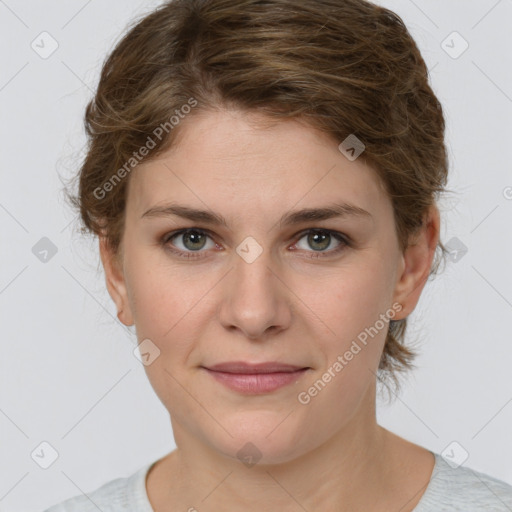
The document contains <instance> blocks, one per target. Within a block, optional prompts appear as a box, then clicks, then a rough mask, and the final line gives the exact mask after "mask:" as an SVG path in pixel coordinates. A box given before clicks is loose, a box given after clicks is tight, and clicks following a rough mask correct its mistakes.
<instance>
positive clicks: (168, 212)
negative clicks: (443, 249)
mask: <svg viewBox="0 0 512 512" xmlns="http://www.w3.org/2000/svg"><path fill="white" fill-rule="evenodd" d="M172 215H176V216H178V217H182V218H184V219H188V220H191V221H194V222H202V223H206V224H211V225H214V226H224V227H226V228H227V227H228V223H227V222H226V219H225V218H224V217H223V216H222V215H219V214H217V213H215V212H212V211H208V210H200V209H197V208H190V207H188V206H184V205H179V204H175V203H169V204H164V205H161V206H153V207H152V208H150V209H149V210H147V211H145V212H144V213H143V214H142V215H141V218H154V217H169V216H172ZM340 217H345V218H346V217H362V218H368V219H373V216H372V215H371V213H370V212H368V211H366V210H364V209H363V208H360V207H359V206H356V205H353V204H350V203H332V204H329V205H326V206H325V207H322V208H305V209H303V210H298V211H294V212H289V213H286V214H284V215H283V216H282V217H281V219H280V220H279V224H280V225H281V226H291V225H295V224H301V223H303V222H308V221H321V220H328V219H333V218H340Z"/></svg>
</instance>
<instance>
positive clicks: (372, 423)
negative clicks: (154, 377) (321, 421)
mask: <svg viewBox="0 0 512 512" xmlns="http://www.w3.org/2000/svg"><path fill="white" fill-rule="evenodd" d="M172 427H173V434H174V438H175V440H176V445H177V446H178V448H177V449H176V450H174V451H173V452H172V453H171V454H169V455H168V456H167V457H166V459H164V464H165V470H163V471H161V473H162V474H164V475H166V477H165V478H163V479H160V482H159V484H160V485H161V486H162V487H163V488H164V490H163V491H162V494H161V499H156V498H155V499H154V500H152V501H154V502H155V507H157V504H160V503H161V504H162V506H158V507H157V508H156V510H157V511H160V510H162V511H165V510H176V509H180V510H190V511H192V512H193V511H194V510H223V511H226V512H231V511H239V510H244V511H252V510H254V511H260V510H262V509H263V510H269V509H271V510H277V509H279V510H282V511H283V512H287V511H290V512H292V511H297V510H300V508H301V507H302V508H303V509H305V510H337V511H349V510H351V511H353V510H377V509H378V507H377V506H376V505H377V504H379V507H380V505H381V504H382V503H385V502H386V499H385V496H389V489H390V488H392V487H393V485H390V484H391V483H392V482H391V481H390V479H391V478H392V472H390V471H389V459H390V456H391V453H390V452H391V451H392V448H391V444H390V442H388V441H389V439H390V437H389V435H388V434H390V433H389V432H388V431H387V430H385V429H383V428H382V427H380V426H379V425H377V423H376V418H375V388H374V387H371V386H370V388H369V390H368V393H367V395H366V396H365V398H364V399H363V400H362V401H361V404H360V406H359V408H358V411H357V412H356V414H354V416H353V417H352V419H350V421H348V422H347V423H346V424H345V426H344V427H343V428H342V429H341V430H339V431H338V432H335V433H334V435H333V436H332V437H331V438H329V439H328V441H326V442H325V443H323V444H321V445H319V446H317V447H316V448H314V449H313V450H311V451H308V452H307V453H304V454H302V455H300V456H299V457H296V458H294V459H293V460H289V461H286V462H284V463H280V464H265V465H264V464H259V463H257V464H255V465H253V466H250V467H247V466H245V465H244V464H242V463H241V462H240V460H238V459H235V458H231V457H227V456H225V455H223V454H221V453H219V451H217V450H215V449H213V448H212V447H211V445H208V444H207V443H206V442H202V440H199V439H198V437H197V436H194V435H192V434H191V433H190V432H189V431H187V430H185V429H184V428H183V427H182V425H181V424H180V423H179V422H177V421H175V420H174V421H172ZM242 444H243V443H242ZM393 476H394V475H393ZM164 503H165V504H166V505H165V506H164V505H163V504H164Z"/></svg>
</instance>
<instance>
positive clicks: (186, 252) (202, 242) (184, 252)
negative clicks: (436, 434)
mask: <svg viewBox="0 0 512 512" xmlns="http://www.w3.org/2000/svg"><path fill="white" fill-rule="evenodd" d="M208 239H209V240H210V246H208V245H207V241H208ZM173 240H181V243H174V242H173V243H171V241H173ZM162 245H164V246H165V247H167V248H168V249H169V250H170V251H171V252H173V253H175V254H178V256H181V257H183V258H198V257H202V256H200V254H197V255H196V254H194V253H201V252H204V251H201V249H205V248H206V249H212V248H215V247H216V244H215V242H213V240H212V238H211V237H210V236H209V235H208V233H206V231H203V230H201V229H195V228H191V229H183V230H181V231H177V232H173V233H168V234H166V235H164V237H163V238H162ZM173 247H177V249H174V248H173Z"/></svg>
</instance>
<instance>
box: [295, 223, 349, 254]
mask: <svg viewBox="0 0 512 512" xmlns="http://www.w3.org/2000/svg"><path fill="white" fill-rule="evenodd" d="M303 239H306V244H307V245H308V246H309V247H311V248H312V249H313V251H310V250H308V248H307V247H300V245H299V244H300V241H301V240H303ZM333 240H335V241H337V242H338V245H336V246H335V248H334V249H331V250H328V251H327V250H326V249H327V248H329V247H331V246H332V242H333ZM348 245H349V242H348V240H347V239H346V238H345V237H344V236H343V235H342V234H341V233H338V232H337V231H329V230H325V229H310V230H309V231H306V232H305V233H302V236H301V238H300V239H299V240H298V242H296V243H295V244H294V247H296V246H297V247H299V248H300V249H304V250H306V251H308V252H313V253H319V254H315V255H312V256H308V257H313V258H318V257H323V254H324V253H327V255H332V254H337V253H339V252H341V251H342V250H344V249H345V248H346V247H347V246H348Z"/></svg>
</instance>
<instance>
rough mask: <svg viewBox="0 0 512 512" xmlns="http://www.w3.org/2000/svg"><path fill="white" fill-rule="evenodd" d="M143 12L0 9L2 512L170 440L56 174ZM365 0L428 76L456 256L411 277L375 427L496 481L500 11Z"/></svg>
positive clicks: (506, 232) (505, 233) (511, 463)
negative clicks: (406, 326)
mask: <svg viewBox="0 0 512 512" xmlns="http://www.w3.org/2000/svg"><path fill="white" fill-rule="evenodd" d="M159 3H160V2H157V1H154V2H151V1H144V2H142V1H140V0H137V1H136V0H129V1H128V0H110V1H108V2H106V1H102V2H100V1H99V0H92V1H91V0H90V1H85V0H73V1H69V0H68V1H66V2H64V1H55V0H53V1H46V2H37V1H35V0H30V1H28V0H27V1H21V0H17V1H16V0H5V1H2V0H0V34H1V38H2V44H1V46H0V52H1V53H0V55H1V62H0V73H1V74H0V108H1V117H0V119H1V124H0V126H1V128H0V129H1V133H0V140H1V156H2V158H1V160H0V166H1V167H0V168H1V177H2V178H1V179H2V181H1V185H2V186H1V187H0V223H1V233H2V237H1V246H0V247H1V259H0V315H1V318H0V320H1V324H0V325H1V330H2V334H1V336H2V341H1V348H2V350H1V357H0V378H1V382H0V462H1V465H0V510H2V511H7V510H9V511H22V510H23V511H25V512H26V511H39V510H42V509H44V508H45V507H47V506H49V505H50V504H53V503H55V502H57V501H60V500H62V499H64V498H67V497H69V496H73V495H76V494H79V493H80V492H88V491H91V490H93V489H95V488H97V487H98V486H100V485H101V484H103V483H105V482H106V481H108V480H111V479H113V478H116V477H119V476H127V475H130V474H132V473H133V472H134V471H135V470H137V469H138V468H139V467H141V466H142V465H143V464H147V463H149V462H152V461H153V460H156V459H157V458H159V457H161V456H162V455H164V454H165V453H167V452H168V451H170V450H171V449H172V448H173V447H174V441H173V438H172V432H171V430H170V423H169V419H168V414H167V412H166V410H165V409H164V408H163V406H162V405H161V403H160V402H159V400H158V399H157V397H156V395H155V394H154V392H153V390H152V388H151V387H150V385H149V383H148V381H147V378H146V376H145V373H144V370H143V367H142V365H141V363H139V361H138V360H137V359H136V358H135V357H134V355H133V353H132V351H133V349H134V347H135V341H134V337H133V334H131V333H130V331H129V330H128V329H126V328H125V327H124V326H122V324H120V322H119V321H118V320H117V318H116V311H115V308H114V306H113V304H112V302H111V300H110V298H109V296H108V294H107V291H106V288H105V285H104V280H103V275H102V273H101V272H98V268H99V267H98V262H99V258H98V254H97V244H96V242H95V241H90V240H87V239H83V238H81V237H80V236H79V235H77V234H76V233H74V232H73V226H74V224H73V222H74V219H73V217H72V215H71V213H70V211H69V210H68V209H67V208H66V206H65V204H64V202H63V199H62V195H61V193H60V188H61V182H60V180H59V174H60V175H62V176H70V175H71V174H72V173H73V172H74V170H75V169H76V166H77V165H78V163H79V159H80V156H81V154H82V151H83V143H84V134H83V131H82V118H83V111H84V107H85V104H86V101H87V100H88V99H89V98H90V96H91V94H92V90H94V87H95V86H96V83H97V79H98V74H99V71H100V66H101V63H102V61H103V58H104V56H105V55H106V53H107V52H108V51H109V50H110V49H111V48H112V45H113V43H114V42H115V41H117V40H118V39H119V37H120V35H121V34H122V33H123V31H124V29H125V27H126V24H127V23H128V22H129V21H130V20H132V19H133V18H134V16H136V15H138V14H141V13H143V12H147V11H149V10H151V8H152V7H154V6H156V5H158V4H159ZM379 3H381V4H382V5H384V6H386V7H389V8H391V9H393V10H395V11H396V12H397V13H398V14H400V15H401V16H402V17H403V19H404V21H405V22H406V24H407V26H408V27H409V29H410V31H411V33H412V35H413V37H414V38H415V39H416V41H417V43H418V45H419V46H420V49H421V51H422V53H423V56H424V58H425V60H426V62H427V65H428V67H429V69H430V70H431V80H432V84H433V87H434V90H435V92H436V93H437V94H438V97H439V99H440V100H441V102H442V104H443V106H444V109H445V114H446V120H447V143H448V146H449V150H450V161H451V177H450V183H449V187H450V188H452V189H454V190H455V191H456V194H455V195H452V196H451V197H450V199H449V200H447V201H444V202H443V204H442V205H441V210H442V215H443V227H442V237H443V240H444V241H445V242H448V241H449V240H450V239H451V238H452V237H456V238H457V239H458V240H460V242H462V243H463V244H464V245H465V246H467V248H468V252H467V254H465V255H462V256H461V253H459V255H458V261H453V262H451V263H450V264H449V265H448V267H447V268H446V270H445V272H444V273H443V274H441V275H440V276H439V277H438V278H437V279H436V280H434V281H432V282H430V283H429V284H428V285H427V289H426V291H425V292H424V295H423V296H422V298H421V302H420V305H419V307H418V308H417V310H416V311H415V313H413V315H412V317H411V318H412V319H414V323H413V324H411V333H415V334H416V335H417V340H418V341H419V343H420V346H421V356H420V357H419V359H418V360H417V365H418V369H417V370H416V371H415V373H414V374H411V376H410V377H409V380H408V383H407V384H406V385H405V386H404V391H403V393H402V395H400V397H399V398H397V399H396V400H395V403H394V404H393V405H392V406H385V405H379V409H378V417H379V421H380V423H381V424H382V425H384V426H385V427H387V428H389V429H390V430H392V431H394V432H396V433H398V434H399V435H402V436H403V437H405V438H407V439H409V440H411V441H413V442H416V443H418V444H421V445H423V446H425V447H428V448H430V449H432V450H434V451H437V452H443V450H445V448H446V447H447V446H448V445H450V443H452V442H453V441H457V442H458V443H459V444H460V445H461V446H462V447H463V448H464V449H465V450H467V452H468V453H469V458H468V459H467V460H466V462H465V463H464V464H465V465H466V466H469V467H471V468H473V469H477V470H480V471H483V472H486V473H488V474H491V475H493V476H495V477H497V478H500V479H502V480H505V481H507V482H508V483H510V484H512V442H511V432H512V404H511V402H512V379H511V371H510V366H511V362H512V339H511V335H510V325H511V321H512V272H511V270H510V262H511V261H512V241H511V240H512V236H511V229H510V228H511V226H512V222H511V221H512V200H511V199H512V172H511V167H512V166H511V161H512V158H511V157H512V150H511V147H512V128H511V116H512V65H511V64H512V62H511V54H512V34H511V31H510V26H511V21H512V1H511V0H501V1H496V0H478V1H468V0H464V1H463V0H450V1H446V0H429V1H421V2H420V1H419V0H416V2H413V1H412V0H385V1H381V2H379ZM43 31H47V32H48V33H50V34H51V36H52V37H53V38H54V39H55V40H56V41H57V42H58V45H59V47H58V49H57V50H56V51H55V52H54V53H53V54H52V55H51V56H49V57H48V58H47V59H43V58H41V57H40V56H39V55H38V54H37V53H36V52H35V51H34V50H33V49H32V48H31V42H32V41H33V40H36V43H37V42H38V41H40V39H38V36H39V34H40V33H41V32H43ZM453 31H457V32H458V33H460V34H461V36H462V37H463V38H464V39H465V40H467V42H468V43H469V48H468V49H467V51H466V52H465V53H463V54H462V55H461V56H460V57H458V58H457V59H454V58H452V57H451V56H450V55H448V54H447V53H446V52H445V51H444V49H443V48H442V46H441V44H442V42H443V41H444V40H445V39H446V38H447V36H449V35H450V34H451V33H452V32H453ZM452 40H453V38H452V39H448V41H447V43H445V44H449V45H450V46H453V47H454V48H452V50H451V51H452V52H454V51H457V50H458V49H460V48H461V46H460V41H458V40H456V39H455V40H453V41H454V42H453V43H451V42H450V41H452ZM42 44H43V43H41V42H39V45H40V46H42ZM48 44H49V42H48V40H47V41H46V43H45V48H49V46H48ZM42 237H48V238H49V239H50V240H51V241H52V243H53V244H55V246H56V248H57V253H56V254H55V255H54V256H53V257H51V258H49V260H48V261H47V262H46V263H44V262H42V261H40V260H39V259H38V258H37V257H36V256H35V255H34V253H33V252H32V248H33V247H34V245H35V244H36V243H37V242H38V241H39V240H40V239H41V238H42ZM132 332H133V331H132ZM43 441H46V442H48V443H50V444H51V445H52V446H53V447H54V448H55V450H57V452H58V455H59V456H58V458H57V460H56V461H55V462H54V463H53V464H52V465H51V466H50V467H49V468H48V469H42V468H41V467H40V466H39V465H38V464H36V462H35V461H34V460H33V459H32V458H31V453H32V452H33V451H34V450H35V449H36V448H37V447H39V445H40V443H41V442H43ZM457 449H458V450H460V449H459V448H457ZM46 453H48V450H47V451H46Z"/></svg>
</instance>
